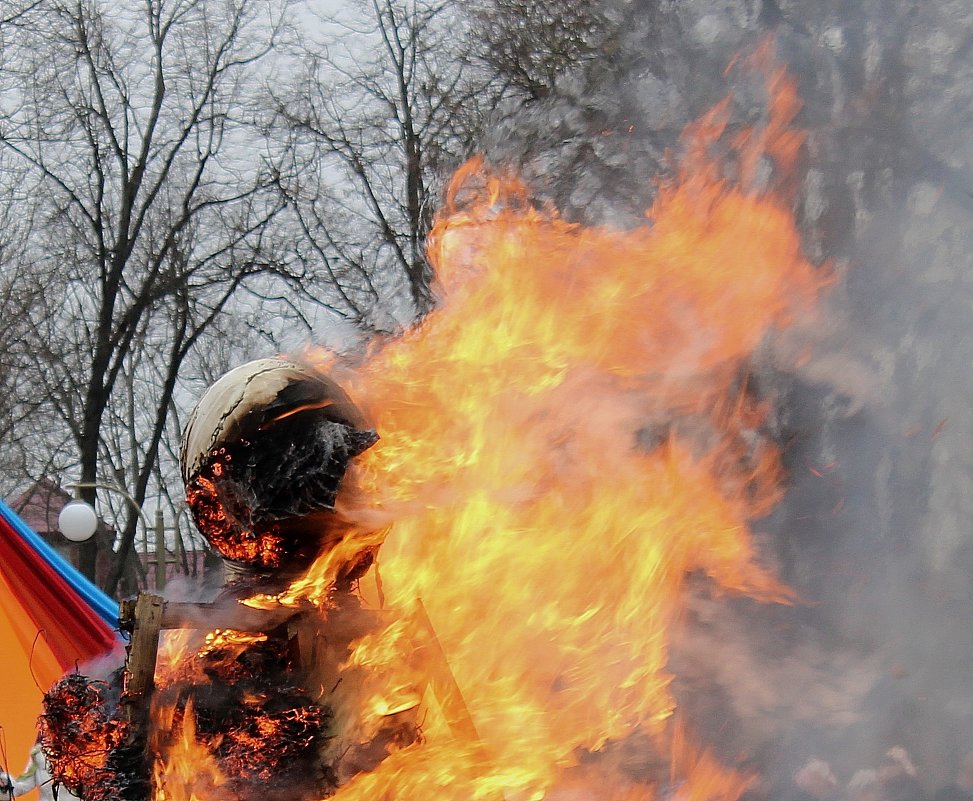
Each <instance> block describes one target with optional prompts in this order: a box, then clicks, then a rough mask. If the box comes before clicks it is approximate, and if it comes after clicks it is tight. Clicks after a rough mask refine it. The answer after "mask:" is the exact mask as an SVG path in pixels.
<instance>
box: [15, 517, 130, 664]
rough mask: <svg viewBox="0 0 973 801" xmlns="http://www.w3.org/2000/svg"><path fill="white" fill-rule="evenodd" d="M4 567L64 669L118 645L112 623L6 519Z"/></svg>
mask: <svg viewBox="0 0 973 801" xmlns="http://www.w3.org/2000/svg"><path fill="white" fill-rule="evenodd" d="M0 569H2V570H3V573H4V576H5V577H6V580H7V584H8V585H9V586H10V589H11V591H12V592H13V594H14V595H15V596H16V600H17V601H18V602H19V603H20V605H21V606H22V607H23V608H24V610H25V611H26V612H27V614H28V615H29V616H30V619H31V620H32V621H33V623H34V625H35V627H36V628H37V630H43V634H42V635H41V636H43V637H44V639H45V641H46V642H47V644H48V646H49V647H50V649H51V652H52V653H53V654H54V657H55V658H56V659H57V661H58V663H59V664H60V665H61V667H62V668H63V670H64V671H67V670H70V669H73V668H74V666H75V664H76V663H81V662H85V661H88V660H89V659H93V658H94V657H96V656H100V655H102V654H105V653H107V652H109V651H111V650H113V649H114V648H116V647H117V645H118V640H117V638H116V636H115V634H114V632H113V631H112V630H111V629H110V628H109V627H108V625H107V624H106V623H105V622H104V621H103V620H102V619H101V618H100V617H98V615H97V614H96V613H95V612H94V611H93V610H92V609H91V607H90V606H88V604H87V603H85V602H84V600H83V599H81V598H80V597H79V596H78V595H77V593H75V591H74V590H73V589H72V588H71V587H70V586H69V585H68V584H67V582H65V581H64V579H63V578H61V576H60V575H58V574H57V573H56V572H55V571H54V570H53V568H51V567H50V565H48V564H47V562H45V561H44V560H43V559H42V558H41V556H40V555H39V554H37V553H36V552H35V551H34V550H33V549H32V548H29V547H25V544H24V542H23V540H22V539H21V538H20V537H19V536H17V534H16V532H15V531H14V530H13V529H12V528H11V527H10V526H9V525H8V524H7V522H6V521H5V520H4V519H3V518H0Z"/></svg>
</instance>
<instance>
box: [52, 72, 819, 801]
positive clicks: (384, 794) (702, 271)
mask: <svg viewBox="0 0 973 801" xmlns="http://www.w3.org/2000/svg"><path fill="white" fill-rule="evenodd" d="M768 74H769V80H768V113H767V116H766V119H765V120H764V121H763V123H762V125H761V126H760V127H759V129H750V130H736V131H734V132H733V135H732V136H729V135H727V129H726V126H727V119H728V118H727V107H726V105H725V104H724V105H722V106H719V107H717V108H715V109H714V110H713V111H712V112H711V113H710V114H708V115H707V116H706V117H705V118H703V119H701V120H700V121H699V122H698V123H696V124H695V125H693V126H692V127H691V129H690V130H689V131H687V143H688V145H687V148H686V153H687V155H686V157H685V159H684V160H683V162H682V164H681V165H680V167H679V169H678V171H677V173H676V176H675V177H674V179H673V180H672V181H671V182H669V183H664V184H662V185H661V186H660V188H659V192H658V195H657V198H656V201H655V203H654V204H653V206H652V207H651V208H650V209H649V210H648V211H647V212H646V220H645V223H644V225H642V226H639V227H636V228H632V229H627V230H615V229H609V228H594V227H590V228H585V227H582V226H580V225H578V224H575V223H571V222H568V221H566V220H564V219H562V218H561V216H560V215H559V214H558V212H557V211H556V210H555V209H553V208H549V207H545V206H543V205H539V204H537V203H535V202H534V201H533V199H532V195H531V192H530V190H529V188H528V187H527V186H526V185H525V184H523V183H522V182H521V181H520V180H518V178H517V177H516V176H513V175H509V174H505V173H504V171H503V170H499V169H495V168H491V167H489V166H487V165H486V164H485V163H484V162H483V161H481V160H476V159H475V160H473V161H471V162H470V163H468V164H467V165H465V166H464V167H463V168H461V169H460V170H459V172H458V173H457V174H456V176H455V178H454V180H453V183H452V185H451V188H450V191H449V194H448V197H447V199H446V204H445V206H444V209H443V210H442V211H441V213H440V215H439V217H438V222H437V224H436V226H435V228H434V230H433V231H432V233H431V235H430V237H429V247H428V251H429V259H430V261H431V262H432V264H433V265H434V267H435V269H436V276H437V282H438V291H439V295H440V303H439V305H438V306H437V307H436V308H435V309H434V310H433V311H432V312H431V313H430V314H429V315H428V316H427V318H426V319H425V320H424V321H423V322H422V324H421V325H419V326H417V327H416V328H414V329H413V330H411V331H409V332H407V333H406V334H404V335H403V336H401V337H399V338H398V339H396V340H393V341H390V342H386V343H382V344H381V345H376V347H375V348H374V349H373V350H372V351H371V352H370V353H369V354H368V355H367V356H366V357H365V358H364V359H363V360H362V363H361V364H359V365H357V366H356V367H355V368H354V369H352V368H350V367H349V366H347V365H345V364H343V363H342V361H341V360H340V359H339V358H338V357H337V356H335V355H334V354H331V353H328V352H324V351H317V350H309V351H307V352H306V353H303V354H300V355H299V356H295V357H293V358H287V359H284V358H281V359H265V360H259V361H257V362H252V363H250V364H248V365H244V366H243V367H240V368H238V369H237V370H234V371H231V372H230V373H229V374H227V375H226V376H224V378H222V379H220V381H218V382H217V383H216V384H215V385H214V386H213V387H212V388H211V389H210V390H209V391H208V392H207V393H206V395H205V396H204V397H203V399H202V400H201V401H200V402H199V404H198V405H197V408H196V411H195V412H194V414H193V417H192V419H191V420H190V423H189V425H188V426H187V429H186V432H185V436H184V442H183V452H182V469H183V479H184V481H185V483H186V488H187V502H188V505H189V508H190V509H191V511H192V514H193V516H194V519H195V521H196V524H197V526H198V527H199V529H200V531H201V532H202V533H203V534H204V535H206V536H207V538H208V539H209V541H210V543H211V544H212V545H213V547H214V548H215V549H216V550H217V551H218V552H219V553H220V554H222V556H223V557H224V558H225V559H226V560H227V563H228V566H229V571H228V572H229V577H230V580H229V581H228V583H227V585H226V587H225V588H224V591H223V593H222V595H221V596H220V598H219V599H218V600H217V602H215V603H213V604H209V605H206V606H205V607H204V606H201V605H197V606H196V607H195V609H185V608H184V609H181V610H180V609H176V608H175V606H173V605H169V606H168V607H166V608H165V609H162V610H161V611H158V612H153V611H152V610H149V609H147V607H146V611H144V612H142V613H141V616H140V615H138V614H137V615H136V618H137V619H136V621H135V622H136V627H138V626H142V630H145V625H143V624H144V622H145V621H146V620H147V619H149V618H151V617H152V616H153V615H156V616H157V618H158V619H157V620H156V631H158V630H159V629H160V628H166V629H179V630H181V631H180V632H179V634H178V636H167V637H166V638H164V642H163V644H162V647H161V650H160V653H159V658H158V661H156V660H155V653H154V651H153V652H152V660H151V664H152V667H151V677H152V681H151V684H152V685H153V690H152V692H151V693H147V692H142V693H141V694H139V693H134V697H136V698H137V699H140V700H139V704H140V705H141V707H142V708H143V710H144V712H145V714H144V715H130V716H128V721H129V722H128V725H129V726H130V727H132V731H137V732H140V735H139V737H138V738H135V739H134V740H133V739H131V738H129V741H128V742H129V745H130V746H131V744H132V743H133V742H134V743H136V744H138V745H137V747H141V748H143V749H144V753H145V759H144V761H143V762H142V763H140V764H141V765H142V767H141V768H140V769H143V770H148V771H149V774H150V778H148V777H147V778H146V780H145V782H144V783H143V784H140V785H138V787H140V788H148V789H147V795H144V796H142V797H148V798H153V799H156V800H157V801H162V799H165V800H166V801H175V800H176V799H186V801H189V800H190V799H198V800H199V801H211V800H213V799H241V801H243V800H245V799H250V798H257V797H260V798H271V799H274V798H291V799H316V798H325V797H335V798H339V799H342V801H351V800H352V799H376V798H382V799H406V798H408V799H410V801H419V800H420V799H430V801H448V799H456V800H457V801H459V800H460V799H463V800H464V801H466V800H467V799H473V798H508V799H514V798H517V799H521V798H523V799H528V798H529V799H539V798H544V797H554V798H556V797H557V796H558V794H559V793H561V794H569V793H572V792H583V793H585V794H586V795H585V797H588V796H593V797H597V798H599V799H608V800H609V801H610V800H611V799H634V798H646V799H656V798H661V797H663V796H665V795H666V794H667V792H670V790H671V788H672V787H678V794H679V797H685V798H686V799H699V800H700V801H703V800H704V799H717V798H719V799H726V801H735V799H736V798H738V797H739V796H740V795H741V793H742V792H743V791H744V789H745V788H746V786H747V782H748V778H747V777H746V776H745V775H742V774H740V773H738V772H736V771H734V770H733V769H732V767H731V766H723V765H721V764H720V762H719V761H718V760H717V759H715V758H714V757H713V756H712V755H710V754H708V753H707V752H706V750H705V748H703V747H702V746H696V745H693V744H692V743H693V737H692V727H691V722H687V721H683V720H681V719H679V717H678V715H677V704H676V702H675V699H674V695H673V693H672V692H671V687H670V685H671V683H672V676H671V674H670V673H669V665H668V659H669V648H670V634H669V631H670V629H671V628H672V627H673V626H674V625H675V624H676V623H677V621H678V619H679V617H680V614H681V612H682V610H683V607H684V601H685V595H686V585H687V582H688V581H689V577H691V576H700V577H705V580H706V581H708V583H709V586H710V587H711V588H712V592H713V593H735V594H739V595H743V596H747V597H750V598H754V599H757V600H759V601H765V602H790V601H791V600H793V593H792V592H791V591H790V590H789V589H788V588H787V587H785V586H783V585H782V584H781V583H780V582H779V581H778V580H777V579H776V578H775V576H774V574H773V571H772V570H771V569H769V568H768V567H767V566H765V565H763V564H762V563H761V560H760V554H759V550H758V548H757V546H756V545H755V543H754V540H753V537H752V521H754V520H756V519H759V518H760V517H762V516H763V515H765V514H767V512H768V511H769V510H770V509H771V508H772V507H773V505H774V504H775V503H776V501H777V500H778V499H779V497H780V494H781V480H782V468H781V463H780V453H779V448H778V446H777V444H776V442H775V441H774V438H773V436H772V435H771V433H770V432H769V430H768V424H767V421H768V418H769V416H770V415H771V412H772V400H773V399H772V398H770V397H766V396H763V395H762V394H761V393H760V392H758V391H757V390H756V389H755V387H754V385H753V382H752V381H751V380H750V375H751V369H752V360H753V359H754V358H755V354H756V353H757V352H758V351H759V350H760V349H761V348H766V347H767V346H768V345H767V343H768V339H772V337H773V335H774V333H775V332H778V331H780V330H783V329H785V328H787V327H788V326H790V325H792V324H793V323H794V322H795V321H797V320H802V319H805V318H807V317H808V316H810V315H812V314H813V310H814V305H815V301H816V299H817V297H818V295H819V293H820V292H821V290H822V289H823V287H824V286H825V285H826V284H827V282H828V276H827V275H826V274H824V273H825V272H826V271H822V270H819V269H818V268H816V267H815V266H814V265H812V264H811V263H809V262H808V261H807V260H806V259H805V258H804V256H803V253H802V247H801V241H800V237H799V235H798V233H797V230H796V228H795V225H794V222H793V218H792V214H791V210H790V207H789V199H788V198H787V197H786V195H785V194H781V193H778V192H777V190H776V189H775V184H774V182H773V181H768V180H767V179H766V176H763V177H762V178H761V180H759V181H758V180H756V173H757V171H758V168H760V167H761V165H765V163H766V162H768V161H769V162H771V163H772V164H773V167H774V169H776V170H779V171H780V172H781V173H782V174H784V173H786V172H787V171H788V170H789V169H790V168H792V167H793V164H794V161H795V159H796V157H797V154H798V153H799V151H800V149H801V147H802V144H803V138H802V134H801V133H800V131H797V130H795V129H794V128H793V127H792V122H793V118H794V115H795V114H796V112H797V109H798V108H799V105H800V104H799V102H798V100H797V97H796V93H795V90H794V87H793V85H792V84H791V83H790V81H789V80H788V79H787V77H786V75H784V73H783V72H782V71H780V70H777V69H768ZM717 153H722V157H725V156H726V155H727V153H730V154H732V156H733V163H734V171H735V176H736V177H735V179H734V180H728V179H727V178H726V176H725V174H724V173H725V171H724V169H723V167H722V162H721V161H720V158H721V157H720V156H718V155H717ZM167 616H168V622H166V621H167ZM139 618H140V619H139ZM137 635H138V631H136V632H135V634H133V651H132V653H134V651H135V649H134V643H135V639H136V637H137ZM131 674H132V669H131V654H130V663H129V672H128V674H127V675H128V676H129V677H130V676H131ZM126 682H128V679H126ZM126 697H128V698H132V697H133V692H132V691H131V687H130V686H129V684H126V686H125V687H123V688H122V690H121V695H120V699H121V700H120V703H122V704H124V703H125V699H126ZM51 761H52V767H53V770H54V773H55V775H56V776H57V777H58V779H59V780H60V781H62V782H63V783H64V784H66V785H67V786H69V787H71V789H75V787H74V786H73V785H72V783H71V782H72V777H71V775H69V773H68V772H67V771H66V770H65V769H64V768H63V767H62V766H63V765H64V764H65V763H64V762H63V761H61V760H60V759H59V758H58V753H57V749H55V750H54V751H52V752H51ZM667 788H669V789H668V790H667ZM78 789H90V785H88V786H86V787H85V788H80V787H79V788H78ZM82 795H84V793H82ZM88 797H94V796H93V795H90V794H89V796H88ZM119 797H126V796H119ZM132 797H133V798H134V796H132Z"/></svg>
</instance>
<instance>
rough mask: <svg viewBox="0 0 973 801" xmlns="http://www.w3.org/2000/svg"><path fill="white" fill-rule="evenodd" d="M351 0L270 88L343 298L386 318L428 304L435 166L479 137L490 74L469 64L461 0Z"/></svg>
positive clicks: (316, 235) (388, 321)
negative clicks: (284, 84)
mask: <svg viewBox="0 0 973 801" xmlns="http://www.w3.org/2000/svg"><path fill="white" fill-rule="evenodd" d="M350 6H351V7H350V8H349V9H346V10H345V13H344V14H343V15H342V16H341V17H340V18H331V19H330V20H329V21H328V23H327V24H326V25H324V32H323V35H321V36H320V37H318V38H317V39H316V40H310V41H307V42H305V45H304V50H303V52H302V53H301V56H300V60H301V64H302V69H301V70H300V71H299V73H298V74H297V80H295V82H294V83H293V84H292V85H291V88H290V90H289V91H278V92H276V93H275V94H274V102H275V107H276V112H277V114H276V120H280V119H284V120H286V122H287V125H288V129H289V132H290V138H289V140H288V141H287V142H286V145H287V147H286V150H285V151H284V155H283V156H282V157H281V159H280V161H279V176H278V177H279V185H280V189H281V192H282V195H283V197H284V198H286V200H287V202H288V204H289V206H290V208H291V210H292V212H293V214H294V217H295V219H296V221H297V224H298V226H299V228H300V230H301V232H302V234H303V239H302V246H301V254H302V256H303V257H304V259H305V260H306V262H307V263H308V264H315V265H318V266H319V267H320V268H322V269H324V270H325V271H326V274H327V277H328V278H329V280H331V281H332V282H333V286H334V288H335V289H336V292H335V293H334V295H333V298H332V304H333V309H334V311H335V312H336V313H337V314H339V315H340V316H342V317H345V318H348V319H351V320H353V321H355V322H357V323H359V324H362V325H364V326H365V327H367V328H372V329H380V330H387V329H390V328H395V327H397V326H401V325H402V324H404V323H407V322H409V321H411V320H412V319H414V318H415V317H416V316H421V315H422V314H423V313H424V312H425V311H427V310H428V309H429V307H430V304H431V297H430V294H429V281H430V272H429V267H428V265H427V262H426V259H425V253H424V247H425V237H426V234H427V233H428V231H429V227H430V223H431V218H432V210H433V207H434V196H435V193H436V189H437V180H440V179H442V178H443V177H444V173H445V171H446V170H447V169H448V168H450V167H451V166H454V165H455V164H456V163H458V161H459V159H460V158H461V157H462V156H463V155H464V154H465V153H466V151H467V150H468V149H469V147H470V144H471V142H472V141H473V140H474V139H475V137H476V134H477V132H478V130H479V125H480V124H481V123H482V120H483V119H484V117H485V113H486V110H487V109H488V108H489V103H488V102H487V97H486V89H487V88H488V85H489V82H488V81H487V80H485V79H484V75H483V74H482V73H481V72H478V71H477V70H475V69H472V68H471V66H470V63H469V60H468V58H467V51H468V45H469V31H468V30H467V29H466V28H465V26H464V24H463V19H462V18H461V17H460V16H458V15H457V14H456V13H455V8H454V4H452V3H449V2H445V1H444V0H366V1H365V2H359V3H354V4H350ZM396 304H397V305H398V307H399V308H395V307H396ZM390 310H391V311H390Z"/></svg>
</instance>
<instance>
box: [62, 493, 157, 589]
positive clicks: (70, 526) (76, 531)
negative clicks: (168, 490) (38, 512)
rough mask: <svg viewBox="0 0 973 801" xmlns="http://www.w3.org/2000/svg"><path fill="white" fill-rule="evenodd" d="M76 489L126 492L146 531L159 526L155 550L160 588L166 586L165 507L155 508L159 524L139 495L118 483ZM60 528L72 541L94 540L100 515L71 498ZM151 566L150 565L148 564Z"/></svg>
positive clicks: (88, 505) (64, 510)
mask: <svg viewBox="0 0 973 801" xmlns="http://www.w3.org/2000/svg"><path fill="white" fill-rule="evenodd" d="M71 486H73V487H74V488H75V489H81V488H82V487H91V488H94V489H103V490H107V491H109V492H117V493H118V494H119V495H123V496H124V497H125V499H126V500H127V501H128V502H129V503H130V504H132V507H133V508H134V509H135V511H136V512H138V515H139V517H140V518H141V519H142V523H143V524H144V525H145V531H146V533H148V531H149V529H150V528H154V529H155V549H156V565H155V584H156V589H162V588H163V587H164V586H165V583H166V562H165V526H164V523H163V520H162V510H161V509H156V510H155V524H154V525H153V523H152V521H150V520H149V518H148V517H147V516H146V514H145V510H144V509H143V508H142V506H141V505H140V504H139V502H138V501H136V500H135V498H133V497H132V495H131V493H129V492H127V491H126V490H124V489H122V488H121V487H116V486H115V485H114V484H103V483H101V482H95V481H93V482H85V483H82V484H72V485H71ZM57 527H58V530H59V531H60V532H61V533H62V534H63V535H64V537H65V538H66V539H69V540H70V541H71V542H84V541H86V540H89V539H91V536H92V535H93V534H94V533H95V529H96V528H97V527H98V515H97V514H96V512H95V510H94V509H93V508H92V506H91V504H89V503H87V502H86V501H82V500H73V501H69V502H68V503H66V504H65V505H64V508H63V509H61V514H59V515H58V517H57ZM145 558H146V562H148V543H147V542H146V547H145ZM146 567H148V565H146Z"/></svg>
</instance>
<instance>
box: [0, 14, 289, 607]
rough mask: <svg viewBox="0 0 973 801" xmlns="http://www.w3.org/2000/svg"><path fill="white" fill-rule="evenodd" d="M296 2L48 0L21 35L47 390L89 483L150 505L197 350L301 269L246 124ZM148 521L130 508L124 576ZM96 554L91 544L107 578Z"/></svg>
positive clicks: (23, 118) (19, 151) (12, 147)
mask: <svg viewBox="0 0 973 801" xmlns="http://www.w3.org/2000/svg"><path fill="white" fill-rule="evenodd" d="M287 5H288V3H287V0H176V1H175V2H166V1H165V0H146V2H142V3H135V2H131V3H123V4H119V3H109V2H104V1H103V0H42V2H40V3H39V4H36V7H34V8H33V9H32V11H31V14H32V24H31V25H30V26H21V27H19V28H17V29H16V30H15V31H14V32H13V33H12V34H11V36H10V37H9V38H8V41H7V42H6V49H7V55H6V57H5V65H4V69H3V71H2V72H0V97H3V100H2V101H0V147H2V148H3V151H4V153H5V154H6V157H7V158H11V157H12V158H15V159H16V160H17V161H18V162H19V163H20V165H21V166H22V167H24V168H25V170H24V174H23V177H22V178H21V179H20V180H19V183H18V185H17V186H9V187H6V189H7V190H9V191H11V192H15V193H17V194H18V197H19V200H20V204H21V208H22V212H23V213H24V214H29V215H30V216H31V217H32V221H33V224H32V226H31V227H30V231H29V232H26V234H25V240H24V242H23V243H22V246H21V256H20V259H21V264H22V265H23V269H25V270H27V271H29V272H30V273H31V274H32V275H34V276H42V277H43V281H44V287H45V292H44V303H45V308H44V311H43V313H42V314H35V315H34V317H33V318H32V326H31V330H30V332H29V335H30V340H31V353H32V357H33V360H34V365H33V366H34V370H33V372H32V375H33V377H34V381H35V387H34V391H35V392H36V393H38V395H41V396H43V397H44V399H45V401H46V405H47V411H48V413H49V415H50V419H51V420H52V421H57V423H58V425H59V426H61V427H62V430H64V431H66V432H68V433H69V434H70V437H71V439H72V441H73V443H74V446H75V448H76V455H77V469H78V471H79V478H80V482H81V483H84V484H91V483H96V482H98V481H110V482H114V481H121V480H123V479H124V481H125V482H126V483H127V488H128V489H129V491H130V492H131V494H132V495H133V496H134V498H135V499H136V501H137V502H139V503H142V502H144V501H145V499H146V497H147V494H148V491H149V486H150V482H151V481H152V479H153V475H154V474H157V473H158V471H157V467H156V464H157V461H158V458H159V453H160V448H161V447H162V443H163V440H164V439H165V435H166V431H167V420H168V419H169V415H170V412H171V409H172V406H173V402H174V398H175V397H176V394H177V387H178V386H179V371H180V367H181V366H182V365H183V364H184V363H185V361H186V359H187V357H188V356H189V355H190V354H191V353H192V352H193V350H194V348H196V347H197V346H198V345H199V343H200V342H201V341H202V340H203V339H204V337H205V335H206V333H207V331H208V330H209V328H210V327H211V326H212V325H213V323H214V321H216V320H217V319H218V318H219V317H220V315H221V314H222V313H223V312H225V310H226V309H227V308H228V306H229V305H230V304H231V303H232V302H233V301H234V299H235V298H237V297H239V296H240V293H241V292H245V291H247V290H248V289H249V290H252V291H255V292H266V291H267V287H268V282H269V281H271V280H272V278H283V279H285V280H289V281H292V282H298V281H299V280H300V278H301V276H300V275H298V274H294V273H292V272H290V271H289V270H288V266H287V263H286V261H287V260H286V257H285V252H284V250H283V249H282V248H281V246H280V244H279V242H277V241H276V240H275V239H274V237H273V235H272V232H273V229H272V223H273V221H274V220H275V218H276V217H277V216H278V215H279V213H280V212H281V209H282V202H281V200H280V198H279V196H277V195H276V194H274V193H271V192H270V191H268V190H269V188H270V186H271V183H272V181H271V175H270V173H269V172H268V171H267V170H266V169H264V167H263V161H262V159H261V154H262V144H261V141H260V140H259V139H258V138H256V137H255V135H254V128H253V127H252V126H250V125H249V124H248V121H249V119H250V118H251V117H252V115H253V110H252V109H251V108H250V107H249V105H248V104H249V102H250V99H251V98H252V96H253V94H254V93H255V90H256V87H257V86H258V85H259V83H260V82H261V80H265V79H269V78H270V77H271V73H270V72H269V70H270V63H271V62H270V57H271V55H272V54H273V52H274V49H275V46H276V44H277V42H278V37H279V36H281V34H282V32H283V31H284V22H285V13H286V11H287ZM123 376H128V378H127V379H126V380H122V378H123ZM126 395H127V397H128V398H129V400H127V401H126V400H125V396H126ZM133 397H134V398H136V399H135V400H132V398H133ZM119 408H123V409H124V408H130V409H135V410H137V415H135V416H133V417H132V418H130V419H128V420H127V421H125V424H126V425H128V426H129V428H130V437H129V438H128V445H129V446H131V444H132V443H133V442H136V443H137V445H138V447H136V448H132V447H128V448H127V449H123V448H122V441H121V440H120V439H119V438H118V437H117V431H116V432H115V434H113V435H111V436H109V432H110V431H111V429H112V426H115V427H116V429H117V427H118V425H120V424H121V421H120V420H118V419H113V415H117V414H119V412H118V411H117V410H118V409H119ZM82 494H83V495H84V496H86V498H87V500H89V501H91V502H94V500H95V494H96V492H95V490H94V489H91V488H85V489H84V490H83V491H82ZM136 527H137V516H136V515H135V514H134V512H129V513H128V515H127V518H126V522H125V524H124V526H123V528H122V531H121V533H120V537H119V540H118V545H117V551H118V554H117V559H116V560H115V562H114V564H113V566H112V568H111V570H110V571H109V573H108V575H107V576H105V577H104V581H103V584H104V586H105V588H106V589H107V590H108V591H110V592H112V591H114V590H115V588H116V586H117V584H118V581H119V578H120V576H121V573H122V570H123V568H124V564H125V561H126V559H127V557H128V555H129V553H130V551H131V549H132V543H133V540H134V537H135V532H136ZM96 557H97V554H96V552H95V548H94V546H93V545H92V546H89V547H87V548H86V549H85V551H84V552H83V555H82V565H81V567H82V569H83V570H84V572H85V573H86V574H88V575H89V576H91V577H94V576H95V566H96Z"/></svg>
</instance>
